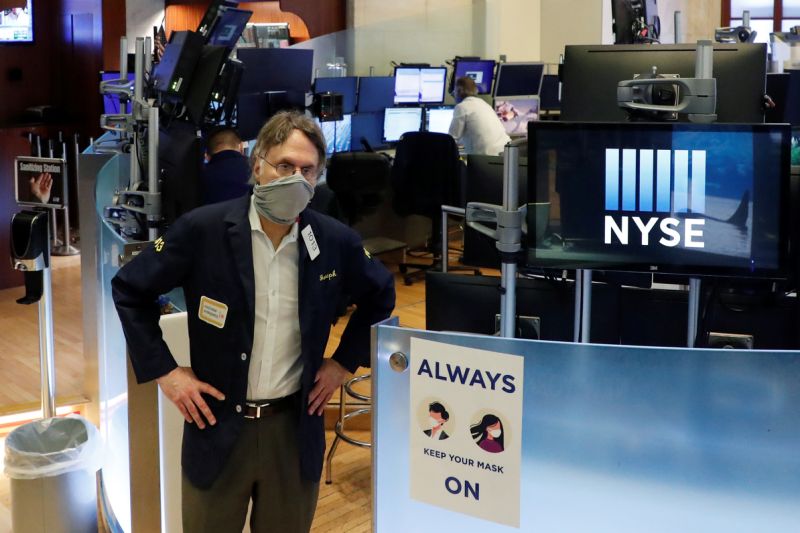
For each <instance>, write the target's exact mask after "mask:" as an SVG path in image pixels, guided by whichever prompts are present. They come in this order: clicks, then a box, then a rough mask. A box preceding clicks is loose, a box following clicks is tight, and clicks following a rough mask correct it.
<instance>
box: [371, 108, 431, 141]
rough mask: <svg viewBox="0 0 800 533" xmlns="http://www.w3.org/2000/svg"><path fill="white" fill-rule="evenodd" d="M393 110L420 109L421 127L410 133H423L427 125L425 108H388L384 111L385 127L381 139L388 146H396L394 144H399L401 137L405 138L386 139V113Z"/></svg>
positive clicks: (383, 126) (382, 129) (382, 128)
mask: <svg viewBox="0 0 800 533" xmlns="http://www.w3.org/2000/svg"><path fill="white" fill-rule="evenodd" d="M391 109H403V110H408V109H418V110H419V125H418V126H417V129H416V130H409V131H422V126H423V125H424V123H425V108H424V107H422V106H420V105H416V106H413V105H406V106H394V107H387V108H386V109H384V110H383V125H382V127H381V139H382V140H383V142H384V144H388V145H390V146H391V145H394V144H397V143H398V142H399V141H400V137H402V136H403V135H402V134H401V135H400V137H398V138H397V139H393V140H389V139H387V138H386V113H387V111H389V110H391ZM406 133H408V132H406Z"/></svg>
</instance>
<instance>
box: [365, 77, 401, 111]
mask: <svg viewBox="0 0 800 533" xmlns="http://www.w3.org/2000/svg"><path fill="white" fill-rule="evenodd" d="M393 105H394V76H369V77H364V78H359V80H358V112H359V113H381V114H382V113H383V110H384V109H386V108H387V107H392V106H393Z"/></svg>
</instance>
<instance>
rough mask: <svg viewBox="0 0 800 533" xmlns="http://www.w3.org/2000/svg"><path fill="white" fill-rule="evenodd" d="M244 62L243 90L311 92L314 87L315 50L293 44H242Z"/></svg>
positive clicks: (249, 91)
mask: <svg viewBox="0 0 800 533" xmlns="http://www.w3.org/2000/svg"><path fill="white" fill-rule="evenodd" d="M236 55H237V58H238V59H239V61H241V62H242V63H244V67H245V68H244V72H243V73H242V81H241V84H240V85H239V93H240V94H241V93H255V92H265V91H298V92H308V91H309V90H310V89H311V77H312V72H313V62H314V51H313V50H296V49H292V48H240V49H239V50H237V51H236Z"/></svg>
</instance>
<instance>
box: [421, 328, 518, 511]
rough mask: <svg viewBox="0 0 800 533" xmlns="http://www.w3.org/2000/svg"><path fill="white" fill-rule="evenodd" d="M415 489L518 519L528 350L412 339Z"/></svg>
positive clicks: (444, 502)
mask: <svg viewBox="0 0 800 533" xmlns="http://www.w3.org/2000/svg"><path fill="white" fill-rule="evenodd" d="M409 370H410V372H411V405H410V409H411V413H410V415H411V416H410V421H411V424H410V428H409V430H410V431H409V434H410V442H409V449H410V453H411V457H410V465H411V472H410V479H411V497H412V498H413V499H415V500H418V501H421V502H425V503H428V504H431V505H436V506H439V507H443V508H445V509H449V510H451V511H455V512H458V513H463V514H467V515H471V516H476V517H479V518H483V519H485V520H489V521H491V522H497V523H500V524H505V525H508V526H513V527H519V514H520V513H519V502H520V468H521V463H522V461H521V458H522V442H521V439H522V405H523V403H522V391H523V382H522V378H523V370H524V361H523V358H522V357H519V356H514V355H508V354H503V353H496V352H489V351H485V350H477V349H473V348H463V347H461V346H454V345H450V344H443V343H439V342H433V341H428V340H424V339H417V338H412V339H411V367H410V368H409Z"/></svg>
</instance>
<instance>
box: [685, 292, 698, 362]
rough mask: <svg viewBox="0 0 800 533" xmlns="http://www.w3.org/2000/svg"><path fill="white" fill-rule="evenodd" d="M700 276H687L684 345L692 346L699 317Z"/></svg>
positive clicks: (695, 337)
mask: <svg viewBox="0 0 800 533" xmlns="http://www.w3.org/2000/svg"><path fill="white" fill-rule="evenodd" d="M700 292H701V290H700V278H689V316H688V323H687V325H686V346H688V347H689V348H694V343H695V340H696V339H697V324H698V320H699V318H700Z"/></svg>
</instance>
